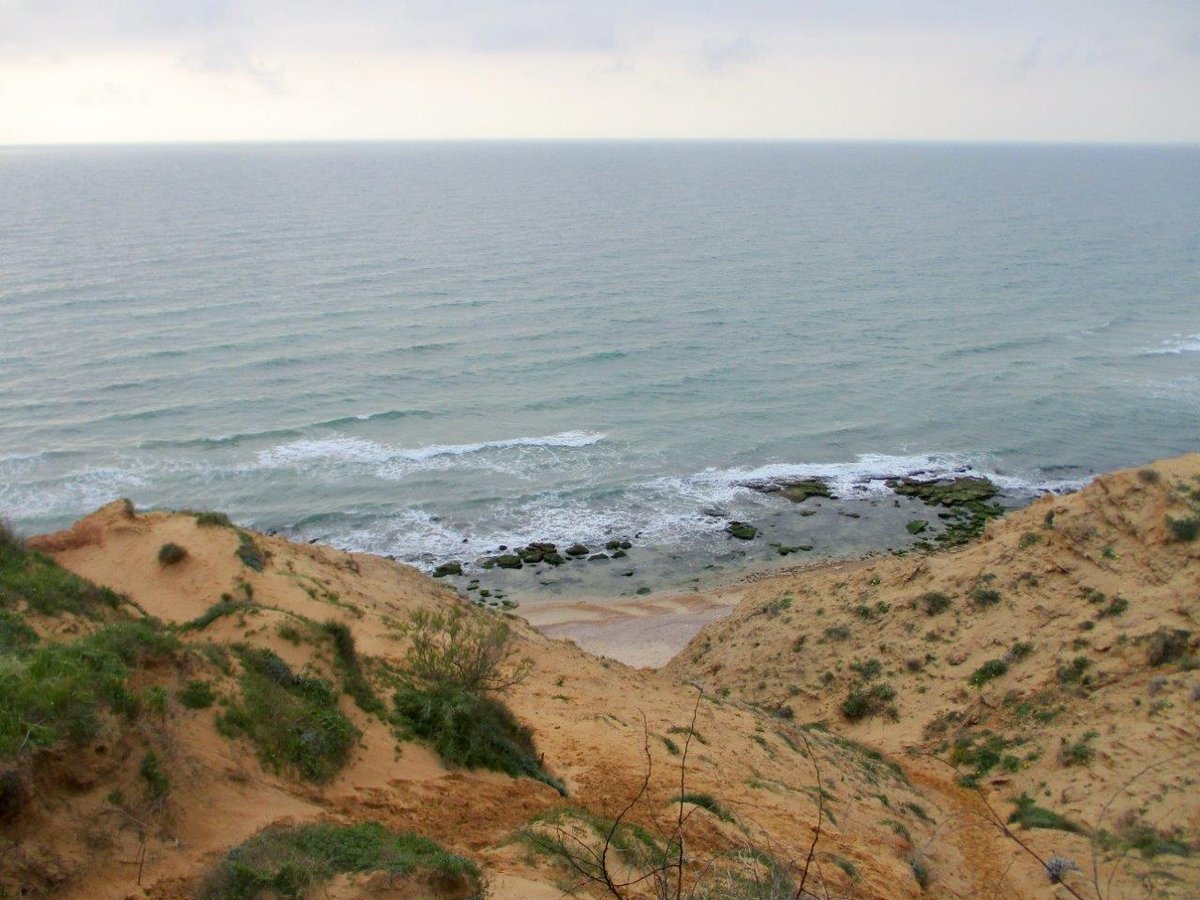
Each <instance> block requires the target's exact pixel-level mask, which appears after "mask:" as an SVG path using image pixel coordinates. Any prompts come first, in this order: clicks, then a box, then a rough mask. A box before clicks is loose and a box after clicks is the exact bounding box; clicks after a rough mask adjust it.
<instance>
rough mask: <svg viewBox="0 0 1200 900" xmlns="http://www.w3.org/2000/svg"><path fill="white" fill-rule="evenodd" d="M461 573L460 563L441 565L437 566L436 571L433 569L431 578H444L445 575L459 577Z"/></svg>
mask: <svg viewBox="0 0 1200 900" xmlns="http://www.w3.org/2000/svg"><path fill="white" fill-rule="evenodd" d="M462 573H463V571H462V563H460V562H448V563H442V564H441V565H440V566H438V567H437V568H436V569H434V570H433V577H434V578H445V577H446V576H447V575H461V574H462Z"/></svg>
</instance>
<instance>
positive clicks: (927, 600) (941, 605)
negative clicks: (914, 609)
mask: <svg viewBox="0 0 1200 900" xmlns="http://www.w3.org/2000/svg"><path fill="white" fill-rule="evenodd" d="M917 600H918V602H919V603H920V604H921V607H922V609H924V610H925V614H926V615H930V616H936V615H937V614H938V613H944V612H945V611H946V610H948V609H949V608H950V603H951V600H950V598H949V597H948V596H946V595H945V594H943V593H942V592H941V591H929V592H927V593H924V594H922V595H921V596H920V597H918V598H917Z"/></svg>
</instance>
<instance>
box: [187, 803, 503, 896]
mask: <svg viewBox="0 0 1200 900" xmlns="http://www.w3.org/2000/svg"><path fill="white" fill-rule="evenodd" d="M371 871H383V872H388V873H390V874H391V875H392V876H393V877H403V876H407V875H413V874H420V873H426V874H428V875H430V876H432V878H433V879H434V880H435V881H437V882H438V883H439V885H440V886H444V887H446V888H449V889H450V890H449V891H447V893H454V894H455V896H459V895H462V894H465V893H466V891H467V890H470V889H474V890H475V891H476V892H478V891H479V889H480V888H481V887H482V884H481V879H480V873H479V869H478V868H477V867H476V866H475V865H474V864H473V863H472V862H470V861H469V860H466V859H464V858H463V857H461V856H456V855H454V854H452V853H448V852H446V851H445V850H444V849H442V847H441V846H439V845H438V844H436V843H435V842H433V841H431V840H429V839H428V838H425V837H421V836H420V835H417V834H413V833H412V832H394V831H390V830H388V829H386V828H384V827H383V826H382V825H379V824H377V823H375V822H363V823H359V824H355V825H333V824H329V823H320V824H316V825H304V826H299V827H274V828H268V829H266V830H264V831H260V832H259V833H258V834H256V835H255V836H254V837H252V838H250V840H248V841H246V842H245V843H243V844H241V845H239V846H237V847H234V848H233V849H232V850H230V851H229V853H228V854H226V856H225V858H224V859H223V860H221V862H220V863H218V864H217V866H216V868H215V869H214V870H213V872H212V873H211V874H210V875H209V876H208V878H207V879H206V880H205V882H204V885H203V887H202V888H201V891H200V896H201V897H203V898H205V900H253V898H256V897H259V896H261V895H262V894H263V893H264V892H267V893H269V894H273V895H276V896H282V897H298V896H300V895H301V894H302V893H303V894H307V892H308V890H309V889H310V888H314V887H317V886H318V885H320V884H321V883H323V882H325V881H328V880H329V879H330V878H332V877H333V876H334V875H337V874H338V873H340V872H371ZM454 888H458V890H457V891H454V890H453V889H454Z"/></svg>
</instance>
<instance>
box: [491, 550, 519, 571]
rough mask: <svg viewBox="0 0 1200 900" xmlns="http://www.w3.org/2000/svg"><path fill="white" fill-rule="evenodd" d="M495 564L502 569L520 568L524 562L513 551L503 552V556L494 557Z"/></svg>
mask: <svg viewBox="0 0 1200 900" xmlns="http://www.w3.org/2000/svg"><path fill="white" fill-rule="evenodd" d="M496 565H498V566H499V567H500V568H502V569H520V568H522V567H523V566H524V565H525V564H524V563H523V562H521V557H519V556H517V555H516V554H515V553H505V554H504V555H503V556H497V557H496Z"/></svg>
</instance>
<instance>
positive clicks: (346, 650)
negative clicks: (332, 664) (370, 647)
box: [321, 619, 387, 717]
mask: <svg viewBox="0 0 1200 900" xmlns="http://www.w3.org/2000/svg"><path fill="white" fill-rule="evenodd" d="M321 628H322V629H323V630H324V631H325V633H326V634H328V635H329V636H330V637H331V638H332V639H333V648H334V654H335V659H336V661H337V668H338V671H339V673H340V674H341V676H342V690H344V691H345V692H346V693H347V694H349V695H350V697H351V698H353V700H354V702H355V703H356V704H357V705H358V708H359V709H361V710H362V711H363V712H368V713H371V714H373V715H377V716H380V717H383V716H385V715H386V714H387V707H386V706H385V705H384V702H383V701H382V700H380V699H379V695H378V694H376V693H375V689H374V688H373V687H371V683H370V682H369V681H368V680H367V677H366V675H364V674H363V670H362V665H361V664H360V662H359V659H358V650H357V648H356V647H355V645H354V634H353V632H351V631H350V628H349V626H347V625H343V624H342V623H341V622H335V621H333V620H332V619H331V620H329V621H328V622H326V623H325V624H324V625H322V626H321Z"/></svg>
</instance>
